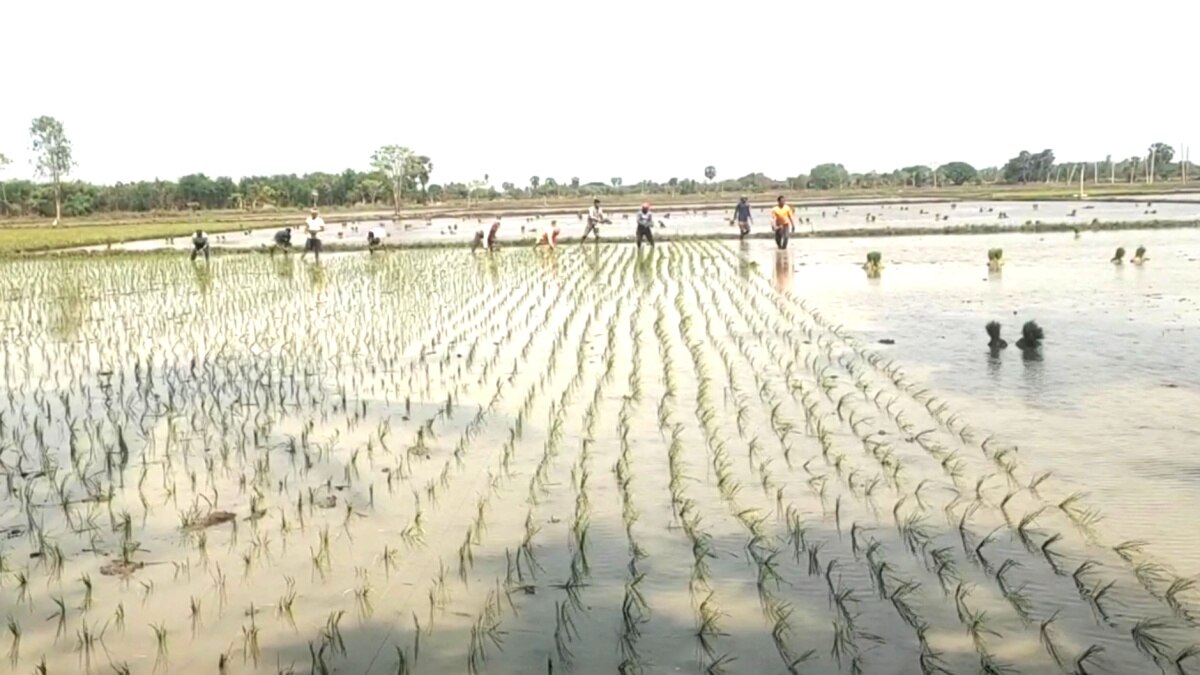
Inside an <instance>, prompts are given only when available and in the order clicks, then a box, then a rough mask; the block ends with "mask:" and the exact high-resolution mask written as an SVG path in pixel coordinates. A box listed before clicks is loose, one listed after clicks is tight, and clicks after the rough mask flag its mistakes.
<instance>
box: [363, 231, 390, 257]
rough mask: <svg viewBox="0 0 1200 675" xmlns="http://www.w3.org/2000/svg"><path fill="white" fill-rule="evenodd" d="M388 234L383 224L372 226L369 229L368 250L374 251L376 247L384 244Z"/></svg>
mask: <svg viewBox="0 0 1200 675" xmlns="http://www.w3.org/2000/svg"><path fill="white" fill-rule="evenodd" d="M386 236H387V232H386V231H384V229H383V226H382V225H376V226H375V227H372V228H371V229H370V230H368V231H367V250H368V251H370V252H371V253H374V252H375V249H377V248H379V247H380V246H383V238H384V237H386Z"/></svg>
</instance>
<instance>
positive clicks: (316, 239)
mask: <svg viewBox="0 0 1200 675" xmlns="http://www.w3.org/2000/svg"><path fill="white" fill-rule="evenodd" d="M304 231H305V232H306V233H307V234H308V239H307V240H306V241H305V242H304V253H301V254H300V259H301V260H304V258H305V257H306V256H307V255H308V252H309V251H312V254H313V257H314V258H316V260H317V262H321V233H322V232H324V231H325V220H324V219H323V218H321V214H319V213H318V212H317V209H316V208H315V207H314V208H313V210H312V211H310V212H309V214H308V220H305V221H304Z"/></svg>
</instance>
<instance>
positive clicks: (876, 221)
mask: <svg viewBox="0 0 1200 675" xmlns="http://www.w3.org/2000/svg"><path fill="white" fill-rule="evenodd" d="M734 201H735V199H733V198H731V200H730V207H729V208H728V209H708V210H704V209H689V210H677V211H668V210H664V211H661V212H658V211H656V217H657V220H658V221H659V224H660V227H659V228H657V229H656V231H655V232H656V234H657V235H658V236H660V237H671V236H680V235H720V234H727V235H731V236H732V235H734V234H736V230H735V229H734V228H733V227H731V226H730V224H729V219H730V218H731V217H732V213H733V202H734ZM796 215H797V217H798V218H799V221H800V222H799V223H798V231H799V232H802V233H817V234H820V233H826V234H829V233H836V232H839V231H840V232H845V231H851V230H861V229H878V230H889V229H892V230H904V229H909V230H911V229H917V228H935V227H936V228H948V229H950V230H954V229H968V228H971V227H981V226H986V227H997V226H999V227H1006V226H1011V227H1013V228H1017V227H1021V226H1024V225H1026V224H1033V223H1043V224H1067V225H1074V226H1078V227H1080V228H1086V227H1087V226H1088V225H1089V224H1091V223H1092V221H1093V220H1099V221H1100V222H1102V223H1131V222H1143V221H1155V220H1158V221H1190V220H1200V201H1198V202H1195V203H1188V202H1186V200H1175V201H1173V202H1154V201H1153V198H1151V201H1143V202H1136V203H1134V202H1114V201H1082V202H1081V201H1052V202H1011V201H1010V202H1002V201H987V202H955V203H951V202H935V203H896V204H843V205H829V206H804V205H797V206H796ZM551 219H554V220H557V221H558V223H559V225H560V226H561V228H562V237H563V238H564V239H567V240H570V239H578V238H579V237H580V236H582V235H583V230H584V226H585V221H584V220H583V212H582V211H581V212H580V213H572V214H565V215H558V216H553V215H541V216H519V217H517V216H510V217H502V218H501V219H500V220H501V229H500V241H501V243H518V242H526V243H527V242H532V241H533V240H534V239H535V238H536V237H537V236H539V235H540V234H541V231H542V229H543V228H544V227H545V225H546V223H547V222H548V221H549V220H551ZM611 219H612V221H613V222H612V224H611V225H607V226H604V227H602V228H601V236H602V238H605V239H610V240H619V239H630V240H632V239H633V237H634V230H635V227H634V220H633V215H632V214H631V213H614V214H612V215H611ZM492 220H493V219H492V218H491V217H490V216H488V215H483V216H480V217H478V218H435V219H432V220H428V221H425V220H419V221H418V220H412V221H402V222H394V221H391V220H385V221H379V220H365V221H360V222H347V223H331V224H330V225H329V229H328V231H327V232H326V233H325V236H324V240H325V241H326V242H328V243H332V244H346V245H357V246H365V245H366V238H367V231H368V230H370V229H371V228H372V227H375V226H376V225H381V226H383V228H384V230H385V232H386V233H387V236H386V238H385V239H384V242H385V245H388V246H403V245H406V244H429V243H446V244H452V243H458V244H463V243H468V242H470V241H471V239H472V237H474V235H475V232H476V231H478V230H480V229H483V230H486V229H487V228H488V227H490V225H491V223H492ZM754 220H755V230H756V231H758V232H760V233H766V232H769V227H770V209H769V208H765V207H764V208H759V209H755V210H754ZM302 224H303V216H302V215H301V216H298V217H297V220H296V226H297V227H299V226H300V225H302ZM277 230H278V228H272V229H264V230H247V231H245V232H234V233H225V234H219V235H214V236H213V238H212V239H213V246H214V247H216V248H236V249H247V248H251V249H253V248H263V247H266V246H269V245H271V243H272V237H273V236H274V234H275V232H276V231H277ZM293 241H294V244H295V245H296V246H297V247H299V246H300V245H302V244H303V243H304V242H303V235H302V234H301V233H300V232H296V233H295V235H294V237H293ZM190 247H191V244H190V243H189V240H188V238H187V237H177V238H175V239H173V240H171V241H168V240H164V239H151V240H144V241H135V242H129V243H127V244H121V245H114V246H113V247H112V248H113V249H117V250H136V251H147V250H156V249H164V248H165V249H177V250H187V249H190ZM106 248H108V247H106V246H93V247H89V248H87V249H84V250H102V249H106Z"/></svg>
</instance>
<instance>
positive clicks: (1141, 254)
mask: <svg viewBox="0 0 1200 675" xmlns="http://www.w3.org/2000/svg"><path fill="white" fill-rule="evenodd" d="M1146 260H1147V258H1146V247H1145V246H1139V247H1137V250H1136V251H1134V252H1133V260H1131V261H1130V262H1132V263H1133V264H1134V265H1141V264H1142V263H1144V262H1146Z"/></svg>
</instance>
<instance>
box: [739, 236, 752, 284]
mask: <svg viewBox="0 0 1200 675" xmlns="http://www.w3.org/2000/svg"><path fill="white" fill-rule="evenodd" d="M752 265H753V263H751V262H750V242H749V241H746V240H745V239H743V240H741V241H740V242H739V243H738V276H739V277H741V278H742V279H744V280H749V279H750V270H751V269H752Z"/></svg>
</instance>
